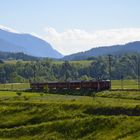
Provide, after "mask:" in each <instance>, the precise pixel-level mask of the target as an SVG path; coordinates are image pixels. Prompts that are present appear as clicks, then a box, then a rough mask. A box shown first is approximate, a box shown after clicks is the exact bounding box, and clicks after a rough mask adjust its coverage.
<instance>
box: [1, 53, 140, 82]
mask: <svg viewBox="0 0 140 140" xmlns="http://www.w3.org/2000/svg"><path fill="white" fill-rule="evenodd" d="M90 62H91V63H90V64H89V65H85V66H84V65H83V64H82V61H81V62H80V61H79V63H78V62H77V63H71V62H68V61H65V62H64V63H57V62H56V63H54V61H52V60H50V59H47V60H41V61H31V62H21V61H19V62H16V63H15V64H13V63H1V64H0V83H15V82H29V81H36V82H45V81H66V80H68V81H69V80H92V79H109V70H108V69H109V65H108V64H109V63H108V56H102V57H98V58H95V59H94V60H92V61H90ZM111 68H112V79H120V78H121V77H122V76H123V77H124V78H125V79H136V78H137V74H138V54H135V53H134V54H126V55H123V56H112V59H111Z"/></svg>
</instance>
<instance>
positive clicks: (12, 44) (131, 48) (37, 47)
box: [0, 28, 140, 60]
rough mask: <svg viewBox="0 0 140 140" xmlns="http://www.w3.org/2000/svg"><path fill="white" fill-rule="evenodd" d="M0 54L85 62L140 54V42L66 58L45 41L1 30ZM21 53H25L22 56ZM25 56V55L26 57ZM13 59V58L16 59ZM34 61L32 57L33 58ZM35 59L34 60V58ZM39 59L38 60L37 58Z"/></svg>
mask: <svg viewBox="0 0 140 140" xmlns="http://www.w3.org/2000/svg"><path fill="white" fill-rule="evenodd" d="M0 52H1V53H0V54H2V52H3V53H4V52H10V53H14V54H8V55H7V54H6V56H7V57H8V58H9V56H13V55H14V57H17V55H16V54H15V53H19V55H20V56H22V57H23V56H24V57H23V58H25V57H26V56H25V55H28V58H29V56H33V57H41V58H43V57H49V58H56V59H63V60H85V59H88V58H90V57H98V56H102V55H108V54H112V55H120V54H124V53H129V52H140V41H135V42H130V43H127V44H124V45H113V46H103V47H97V48H92V49H90V50H88V51H85V52H79V53H75V54H71V55H67V56H64V57H63V55H62V54H61V53H59V52H58V51H57V50H55V49H53V47H52V46H51V45H50V44H49V43H48V42H46V41H45V40H43V39H41V38H39V37H36V36H34V35H31V34H22V33H18V32H14V31H10V30H7V29H3V28H0ZM21 53H23V54H22V55H21ZM24 54H25V55H24ZM14 57H13V58H14ZM31 59H32V57H31ZM33 59H34V58H33ZM37 59H38V58H37Z"/></svg>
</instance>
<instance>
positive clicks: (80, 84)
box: [30, 81, 111, 91]
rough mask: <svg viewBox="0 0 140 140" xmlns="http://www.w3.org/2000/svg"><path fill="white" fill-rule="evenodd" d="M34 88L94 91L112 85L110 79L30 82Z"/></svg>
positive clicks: (105, 88)
mask: <svg viewBox="0 0 140 140" xmlns="http://www.w3.org/2000/svg"><path fill="white" fill-rule="evenodd" d="M30 87H31V89H32V90H38V91H43V90H44V89H45V88H46V87H48V88H49V89H50V90H57V89H60V90H61V89H74V90H78V89H88V90H93V91H101V90H108V89H110V87H111V84H110V81H70V82H47V83H30Z"/></svg>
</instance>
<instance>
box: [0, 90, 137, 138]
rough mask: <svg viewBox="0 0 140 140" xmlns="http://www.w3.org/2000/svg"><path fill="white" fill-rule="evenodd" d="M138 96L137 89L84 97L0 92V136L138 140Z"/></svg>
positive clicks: (105, 92)
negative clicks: (19, 94)
mask: <svg viewBox="0 0 140 140" xmlns="http://www.w3.org/2000/svg"><path fill="white" fill-rule="evenodd" d="M25 97H26V98H25ZM139 97H140V92H118V91H116V92H114V91H112V92H111V91H104V92H100V93H97V94H96V95H95V96H94V97H87V96H70V95H56V94H41V93H27V92H26V93H24V92H23V93H22V94H21V96H18V95H17V94H16V92H10V91H0V139H6V140H15V139H18V140H32V139H34V140H40V139H44V140H93V139H95V140H118V139H120V140H133V139H134V140H135V139H136V140H139V139H140V117H139V116H140V98H139Z"/></svg>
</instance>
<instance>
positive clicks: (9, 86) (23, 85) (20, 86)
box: [0, 83, 30, 90]
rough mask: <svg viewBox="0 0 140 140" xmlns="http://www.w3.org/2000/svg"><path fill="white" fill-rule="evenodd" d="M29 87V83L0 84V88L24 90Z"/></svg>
mask: <svg viewBox="0 0 140 140" xmlns="http://www.w3.org/2000/svg"><path fill="white" fill-rule="evenodd" d="M29 88H30V84H29V83H10V84H0V90H25V89H29Z"/></svg>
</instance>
